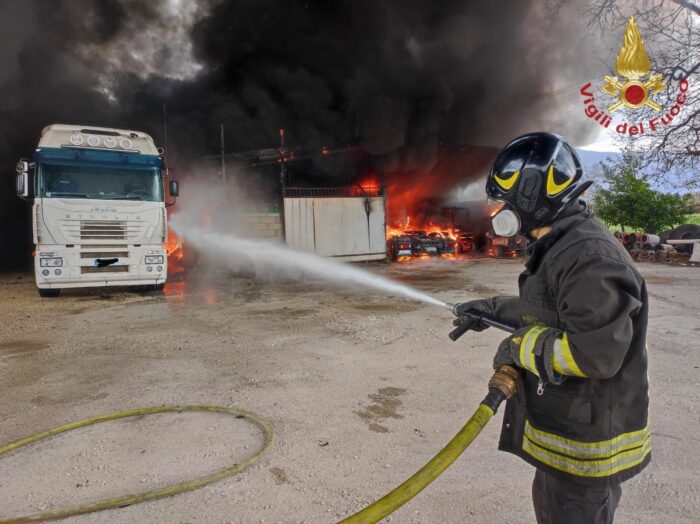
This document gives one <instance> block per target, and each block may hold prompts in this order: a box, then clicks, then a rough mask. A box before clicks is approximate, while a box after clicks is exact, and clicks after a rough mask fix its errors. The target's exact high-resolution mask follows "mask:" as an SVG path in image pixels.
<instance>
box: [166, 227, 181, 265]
mask: <svg viewBox="0 0 700 524" xmlns="http://www.w3.org/2000/svg"><path fill="white" fill-rule="evenodd" d="M163 247H164V248H165V252H166V253H167V254H168V273H169V274H171V275H173V274H176V273H183V272H184V271H185V251H184V241H183V240H182V237H180V236H179V235H178V234H177V233H175V231H173V230H172V229H170V228H168V241H167V242H166V243H165V244H163Z"/></svg>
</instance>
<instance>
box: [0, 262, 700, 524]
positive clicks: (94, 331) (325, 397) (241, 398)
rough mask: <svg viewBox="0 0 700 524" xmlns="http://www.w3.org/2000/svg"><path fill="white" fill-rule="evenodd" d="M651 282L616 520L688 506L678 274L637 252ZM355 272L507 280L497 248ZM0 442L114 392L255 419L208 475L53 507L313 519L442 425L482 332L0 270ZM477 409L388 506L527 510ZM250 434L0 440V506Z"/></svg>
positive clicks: (294, 302)
mask: <svg viewBox="0 0 700 524" xmlns="http://www.w3.org/2000/svg"><path fill="white" fill-rule="evenodd" d="M640 268H641V271H642V273H643V275H644V276H645V277H646V279H647V283H648V286H649V290H650V293H651V300H652V307H651V320H650V326H649V355H650V380H651V388H652V389H651V402H652V406H651V409H652V430H653V435H654V437H653V438H654V441H653V446H654V451H653V460H652V463H651V465H650V466H649V467H648V468H647V469H646V470H645V471H644V472H643V473H642V474H640V475H639V476H637V477H636V478H634V479H633V480H631V481H629V482H627V483H625V484H624V486H623V497H622V503H621V506H620V509H619V510H618V519H617V522H623V523H625V522H628V523H632V522H634V523H657V522H697V515H698V514H700V494H699V493H700V490H699V489H698V487H699V485H700V482H699V481H700V453H698V451H697V450H698V446H699V445H700V409H698V400H699V398H698V397H699V394H698V385H699V381H698V378H697V376H698V371H697V370H698V368H699V367H700V357H699V356H698V350H699V349H700V343H699V340H700V324H699V323H698V313H697V312H698V311H699V310H700V293H698V290H699V289H700V271H698V270H697V269H693V268H687V267H677V266H665V265H653V264H647V265H640ZM369 269H370V270H371V271H374V272H378V273H381V274H385V275H387V276H390V277H393V278H399V279H401V280H404V281H405V282H407V283H409V284H411V285H413V286H415V287H417V288H419V289H422V290H424V291H427V292H430V293H432V294H434V295H436V296H437V297H438V298H440V299H442V300H445V301H458V300H461V299H466V298H469V297H475V296H484V297H486V296H491V295H494V294H499V293H513V292H515V290H516V278H517V274H518V272H519V271H520V270H521V264H520V262H518V261H515V260H502V261H491V260H461V261H444V262H440V263H432V262H428V263H411V264H410V265H401V264H399V265H372V266H369ZM0 317H1V318H2V324H1V325H0V384H1V386H0V387H1V388H2V396H3V402H2V403H0V420H2V425H0V441H1V442H8V441H11V440H14V439H17V438H19V437H22V436H25V435H27V434H30V433H35V432H38V431H42V430H45V429H48V428H50V427H53V426H56V425H59V424H63V423H66V422H69V421H73V420H76V419H80V418H84V417H89V416H94V415H99V414H104V413H110V412H114V411H120V410H124V409H128V408H133V407H142V406H152V405H161V404H198V403H209V404H219V405H224V406H231V407H238V408H243V409H246V410H249V411H253V412H255V413H257V414H259V415H260V416H262V417H264V418H266V419H267V420H269V421H270V422H271V423H272V424H273V425H274V426H275V429H276V432H277V441H276V443H275V445H274V447H273V449H272V451H271V452H270V453H269V454H268V455H266V456H265V457H264V458H263V459H262V460H261V461H260V462H258V463H257V464H255V465H254V466H253V467H251V468H250V469H248V470H247V471H245V472H244V473H242V474H240V475H237V476H235V477H232V478H229V479H225V480H223V481H220V482H217V483H215V484H213V485H211V486H209V487H206V488H203V489H200V490H197V491H194V492H190V493H186V494H182V495H178V496H175V497H171V498H168V499H163V500H159V501H154V502H148V503H144V504H139V505H136V506H131V507H126V508H121V509H117V510H110V511H105V512H102V513H95V514H91V515H86V516H82V517H77V518H73V519H70V521H71V522H77V523H88V522H89V523H98V522H100V523H102V522H110V523H112V522H117V523H121V522H140V523H149V522H334V521H336V520H338V519H339V518H340V517H343V516H346V515H349V514H350V513H351V512H354V511H356V510H358V509H360V508H361V507H363V506H364V505H366V504H367V503H369V502H371V501H373V500H374V499H376V498H378V497H380V496H382V495H384V494H385V492H387V491H388V490H390V489H392V488H393V487H395V486H396V485H397V484H399V483H400V482H402V481H403V480H404V479H405V478H406V477H407V476H409V475H411V474H412V473H413V472H414V471H415V470H417V469H418V468H419V467H420V466H422V465H423V464H424V463H425V462H426V461H427V460H428V459H429V458H430V457H432V456H433V455H434V454H435V453H436V452H437V451H438V450H439V449H440V448H441V447H442V446H443V445H444V444H445V443H446V442H447V441H448V440H449V439H450V438H451V437H452V435H453V434H454V433H455V432H456V431H458V430H459V428H460V427H461V426H462V424H463V423H464V421H465V420H466V419H467V418H468V417H469V416H470V415H471V413H472V411H473V410H474V409H475V407H476V405H477V403H478V402H479V401H480V400H481V399H482V398H483V395H484V394H485V392H486V382H487V381H488V378H489V376H490V373H491V357H492V354H493V352H494V350H495V348H496V346H497V344H498V342H499V341H500V340H501V338H503V334H502V333H499V332H497V331H495V330H493V329H490V330H487V331H485V332H483V333H480V334H472V333H470V334H468V335H466V336H465V337H463V338H462V339H461V340H460V341H459V342H458V343H456V344H455V343H452V342H450V341H449V339H448V338H447V332H448V330H449V329H450V327H451V324H450V321H451V318H450V314H449V312H447V311H443V310H441V309H440V308H436V307H434V306H427V305H422V304H418V303H414V302H409V301H406V300H403V299H397V298H390V297H384V296H381V295H376V294H373V293H365V292H363V291H361V290H337V289H333V288H331V287H328V286H324V285H322V284H321V283H318V282H306V281H304V282H294V283H289V282H286V283H279V282H278V283H272V282H267V283H261V282H253V281H251V280H248V279H245V278H242V277H240V276H239V277H232V276H230V275H226V274H223V273H219V274H216V273H211V272H209V273H208V274H206V275H205V274H203V273H202V274H191V275H188V277H187V281H186V282H174V283H173V284H172V285H170V286H169V289H168V292H167V293H166V296H159V295H149V294H146V295H138V294H131V293H123V292H122V293H113V294H109V295H100V294H99V292H97V293H95V292H92V293H83V292H81V293H64V295H62V296H61V297H59V298H57V299H39V298H38V297H37V296H36V292H35V290H34V284H33V278H32V275H30V274H22V275H16V274H12V275H9V274H7V275H0ZM500 418H501V415H500V414H498V415H497V416H496V418H495V419H494V421H492V422H491V423H490V424H489V426H488V427H486V429H485V430H484V432H483V434H482V435H481V436H480V437H479V438H478V439H477V440H476V442H475V443H474V444H473V445H472V446H471V447H470V448H469V450H468V451H467V452H466V453H465V454H464V455H463V456H462V457H461V458H460V459H459V460H458V461H457V462H456V463H455V464H454V465H453V466H452V467H451V468H450V469H449V470H448V471H447V472H446V473H445V474H443V475H442V476H441V477H440V478H439V479H438V480H437V481H436V482H435V483H434V484H433V485H431V486H430V487H429V488H428V489H427V490H426V491H424V492H423V493H422V494H420V495H419V496H418V497H417V498H416V499H414V500H413V501H411V502H410V503H409V504H407V505H406V506H405V507H403V508H402V509H400V510H399V511H397V512H396V513H395V514H394V515H393V516H392V517H390V518H389V519H388V520H391V521H394V522H465V521H469V522H477V523H490V522H494V521H498V522H513V523H516V522H517V523H520V522H534V515H533V512H532V509H531V501H530V483H531V479H532V475H533V469H532V468H531V467H530V466H528V465H526V464H525V463H523V462H521V461H520V460H518V459H517V458H515V457H512V456H510V455H508V454H505V453H500V452H498V451H497V450H496V442H497V437H498V432H499V429H500ZM261 441H262V436H261V434H260V432H259V431H258V429H257V428H255V427H254V426H251V425H249V424H248V423H247V422H246V421H244V420H240V419H236V418H233V417H230V416H226V415H219V414H200V413H182V414H163V415H153V416H149V417H139V418H134V419H127V420H122V421H115V422H109V423H106V424H102V425H99V426H92V427H88V428H84V429H81V430H77V431H74V432H71V433H66V434H63V435H60V436H56V437H53V438H51V439H49V440H46V441H44V442H41V443H37V444H33V445H31V446H29V447H26V448H22V449H19V450H15V451H13V452H11V453H9V454H7V455H5V456H3V457H0V517H5V518H7V517H10V516H17V515H20V514H26V513H31V512H36V511H40V510H48V509H56V508H60V507H65V506H67V505H74V504H78V503H84V502H89V501H95V500H98V499H102V498H108V497H115V496H121V495H125V494H128V493H135V492H140V491H145V490H148V489H153V488H156V487H161V486H164V485H167V484H170V483H174V482H179V481H181V480H185V479H189V478H193V477H196V476H199V475H202V474H206V473H208V472H211V471H214V470H217V469H220V468H223V467H226V466H227V465H229V464H232V463H235V462H240V461H241V460H244V459H245V458H246V457H247V456H249V455H250V454H252V453H254V452H255V450H256V449H257V448H258V447H259V446H260V444H261Z"/></svg>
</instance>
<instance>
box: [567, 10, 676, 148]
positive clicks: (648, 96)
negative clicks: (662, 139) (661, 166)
mask: <svg viewBox="0 0 700 524" xmlns="http://www.w3.org/2000/svg"><path fill="white" fill-rule="evenodd" d="M615 69H616V70H617V74H618V75H619V76H608V75H605V76H604V77H603V81H604V82H605V85H603V87H602V88H601V91H602V93H603V94H604V96H605V99H601V100H600V102H599V104H600V105H601V106H602V105H603V104H606V103H607V104H609V105H608V106H607V107H606V108H605V109H601V108H600V107H599V106H598V105H596V98H595V96H594V90H593V87H592V85H591V82H588V83H587V84H586V85H584V86H583V87H582V88H581V89H580V93H581V96H583V97H584V100H583V104H584V112H585V114H586V116H587V117H588V118H590V119H592V120H594V121H595V122H597V123H598V124H600V125H601V126H603V127H604V128H606V129H608V128H610V125H611V124H612V123H613V117H612V116H611V115H612V114H613V113H615V112H616V111H617V110H618V109H620V108H622V107H625V108H627V109H630V110H636V109H639V108H641V107H645V106H646V107H650V108H651V109H653V110H654V111H657V112H658V113H659V116H658V117H653V118H649V119H646V120H643V121H637V122H633V123H630V122H627V121H622V122H618V121H617V120H616V121H615V124H616V125H615V126H614V127H613V128H612V129H614V130H615V132H616V133H618V134H620V135H630V136H634V135H643V134H644V133H647V132H653V131H656V130H657V129H659V128H660V127H662V126H667V125H669V124H670V123H671V122H672V121H673V119H674V118H675V117H676V116H677V115H678V114H679V113H680V112H681V106H682V105H683V104H684V103H685V100H686V93H687V92H688V80H686V79H683V80H681V81H680V83H679V85H678V94H677V96H676V98H675V100H674V101H673V105H671V106H670V107H669V108H668V109H667V110H665V111H664V107H663V106H662V105H661V104H660V103H659V102H658V101H657V99H658V97H657V96H656V95H658V94H659V92H660V91H661V90H662V89H663V88H664V87H666V82H665V81H664V78H663V75H661V74H660V73H651V74H650V72H651V61H650V60H649V55H647V52H646V50H645V49H644V40H643V39H642V37H641V35H640V34H639V28H638V27H637V23H636V22H635V21H634V17H633V16H631V17H630V19H629V21H628V22H627V30H626V31H625V38H624V41H623V43H622V48H621V49H620V52H619V53H618V54H617V59H616V60H615Z"/></svg>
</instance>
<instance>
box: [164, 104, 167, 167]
mask: <svg viewBox="0 0 700 524" xmlns="http://www.w3.org/2000/svg"><path fill="white" fill-rule="evenodd" d="M163 151H165V156H168V121H167V119H166V116H165V104H163Z"/></svg>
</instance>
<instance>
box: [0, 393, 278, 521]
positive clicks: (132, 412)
mask: <svg viewBox="0 0 700 524" xmlns="http://www.w3.org/2000/svg"><path fill="white" fill-rule="evenodd" d="M185 411H187V412H193V411H204V412H210V413H225V414H228V415H234V416H235V417H236V418H243V419H246V420H247V421H249V422H252V423H253V424H255V425H256V426H258V427H259V428H260V430H261V431H262V432H263V434H264V435H265V442H264V443H263V445H262V447H261V448H260V450H259V451H258V452H256V453H255V454H254V455H252V456H251V457H250V458H248V459H247V460H245V461H243V462H241V463H240V464H234V465H233V466H229V467H227V468H225V469H222V470H219V471H216V472H214V473H211V474H209V475H205V476H203V477H199V478H197V479H194V480H186V481H184V482H180V483H178V484H173V485H171V486H165V487H164V488H159V489H154V490H151V491H146V492H143V493H137V494H134V495H125V496H123V497H116V498H112V499H107V500H100V501H99V502H90V503H87V504H82V505H80V506H73V507H70V508H65V509H59V510H55V511H45V512H43V513H34V514H32V515H26V516H23V517H16V518H11V519H7V520H0V524H9V523H12V524H19V523H25V522H39V521H45V520H57V519H62V518H66V517H72V516H75V515H82V514H84V513H92V512H94V511H101V510H105V509H113V508H121V507H124V506H130V505H132V504H138V503H139V502H146V501H148V500H155V499H160V498H164V497H170V496H172V495H177V494H178V493H183V492H185V491H192V490H194V489H198V488H201V487H203V486H206V485H208V484H211V483H213V482H216V481H218V480H221V479H224V478H226V477H230V476H231V475H234V474H236V473H240V472H241V471H243V470H244V469H246V468H248V467H249V466H251V465H252V464H254V463H255V462H257V461H258V460H259V459H260V458H261V457H262V456H263V455H264V454H265V453H266V452H267V451H268V450H269V449H270V446H272V443H273V441H274V438H275V430H274V428H273V427H272V425H271V424H270V423H269V422H267V421H265V420H263V419H261V418H260V417H258V416H257V415H254V414H253V413H249V412H247V411H243V410H240V409H234V408H227V407H222V406H208V405H194V406H157V407H151V408H139V409H129V410H126V411H119V412H118V413H110V414H108V415H101V416H98V417H92V418H85V419H82V420H77V421H75V422H70V423H68V424H64V425H62V426H58V427H55V428H52V429H49V430H47V431H44V432H42V433H36V434H34V435H30V436H28V437H24V438H21V439H19V440H16V441H14V442H10V443H9V444H5V445H4V446H2V447H0V455H2V454H3V453H7V452H9V451H12V450H13V449H17V448H19V447H22V446H26V445H27V444H31V443H33V442H37V441H39V440H43V439H46V438H49V437H52V436H54V435H58V434H59V433H65V432H66V431H71V430H74V429H78V428H82V427H85V426H91V425H93V424H99V423H101V422H107V421H110V420H118V419H122V418H128V417H137V416H141V415H153V414H155V413H182V412H185Z"/></svg>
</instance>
